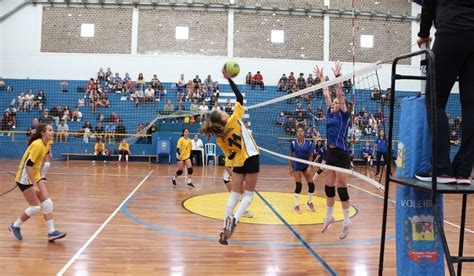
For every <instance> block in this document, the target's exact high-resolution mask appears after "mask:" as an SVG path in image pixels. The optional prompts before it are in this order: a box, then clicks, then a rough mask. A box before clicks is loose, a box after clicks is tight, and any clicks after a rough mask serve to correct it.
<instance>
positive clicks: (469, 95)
mask: <svg viewBox="0 0 474 276" xmlns="http://www.w3.org/2000/svg"><path fill="white" fill-rule="evenodd" d="M433 52H434V54H435V69H436V95H437V98H436V100H437V103H436V106H437V108H438V113H437V114H438V116H437V119H438V125H437V130H438V137H437V141H438V148H437V153H438V159H437V169H438V174H453V173H454V174H455V176H470V175H471V170H472V163H473V162H474V112H473V109H474V31H470V32H460V33H458V34H453V35H445V36H437V37H436V40H435V42H434V45H433ZM458 77H459V93H460V98H461V108H462V121H463V122H462V126H461V141H462V142H461V147H460V148H459V151H458V153H457V154H456V157H455V158H454V160H453V163H452V165H451V161H450V159H449V153H450V144H449V127H448V118H447V116H446V111H445V108H446V104H447V102H448V98H449V94H450V92H451V88H452V87H453V85H454V83H455V82H456V79H457V78H458ZM429 92H430V91H429V89H427V97H426V104H427V110H429V108H428V107H429V106H430V103H431V100H430V97H429ZM428 120H429V116H428Z"/></svg>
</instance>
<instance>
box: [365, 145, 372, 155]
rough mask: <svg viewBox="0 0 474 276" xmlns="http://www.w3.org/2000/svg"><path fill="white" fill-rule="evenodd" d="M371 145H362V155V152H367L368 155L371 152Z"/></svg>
mask: <svg viewBox="0 0 474 276" xmlns="http://www.w3.org/2000/svg"><path fill="white" fill-rule="evenodd" d="M372 151H373V150H372V147H371V146H368V147H366V146H363V147H362V156H364V154H368V155H371V154H372Z"/></svg>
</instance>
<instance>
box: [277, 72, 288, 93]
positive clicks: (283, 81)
mask: <svg viewBox="0 0 474 276" xmlns="http://www.w3.org/2000/svg"><path fill="white" fill-rule="evenodd" d="M277 90H278V91H280V92H283V93H286V92H287V91H288V78H287V77H286V74H283V75H282V76H281V78H280V80H278V84H277Z"/></svg>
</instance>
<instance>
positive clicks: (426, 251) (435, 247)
mask: <svg viewBox="0 0 474 276" xmlns="http://www.w3.org/2000/svg"><path fill="white" fill-rule="evenodd" d="M399 129H400V132H399V143H398V151H397V153H398V158H397V161H396V164H397V176H398V177H414V175H415V173H416V172H418V171H423V170H426V169H429V168H430V166H431V165H430V158H431V139H430V132H429V127H428V123H427V120H426V108H425V99H424V97H408V98H404V99H403V100H402V108H401V114H400V127H399ZM438 211H439V213H440V214H441V216H442V214H443V197H442V195H440V196H439V198H438ZM396 246H397V271H398V275H444V252H443V247H442V243H441V239H440V236H439V232H438V231H437V229H436V224H435V219H434V213H433V208H432V201H431V192H425V191H422V190H419V189H415V188H410V187H404V186H398V187H397V207H396Z"/></svg>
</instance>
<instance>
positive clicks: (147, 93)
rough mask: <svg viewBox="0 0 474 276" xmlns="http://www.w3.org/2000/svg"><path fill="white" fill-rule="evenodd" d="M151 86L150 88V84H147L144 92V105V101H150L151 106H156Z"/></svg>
mask: <svg viewBox="0 0 474 276" xmlns="http://www.w3.org/2000/svg"><path fill="white" fill-rule="evenodd" d="M151 86H152V85H151V84H148V87H147V89H146V90H145V103H146V101H151V102H152V103H153V105H156V102H155V90H154V89H153V88H152V87H151Z"/></svg>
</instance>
